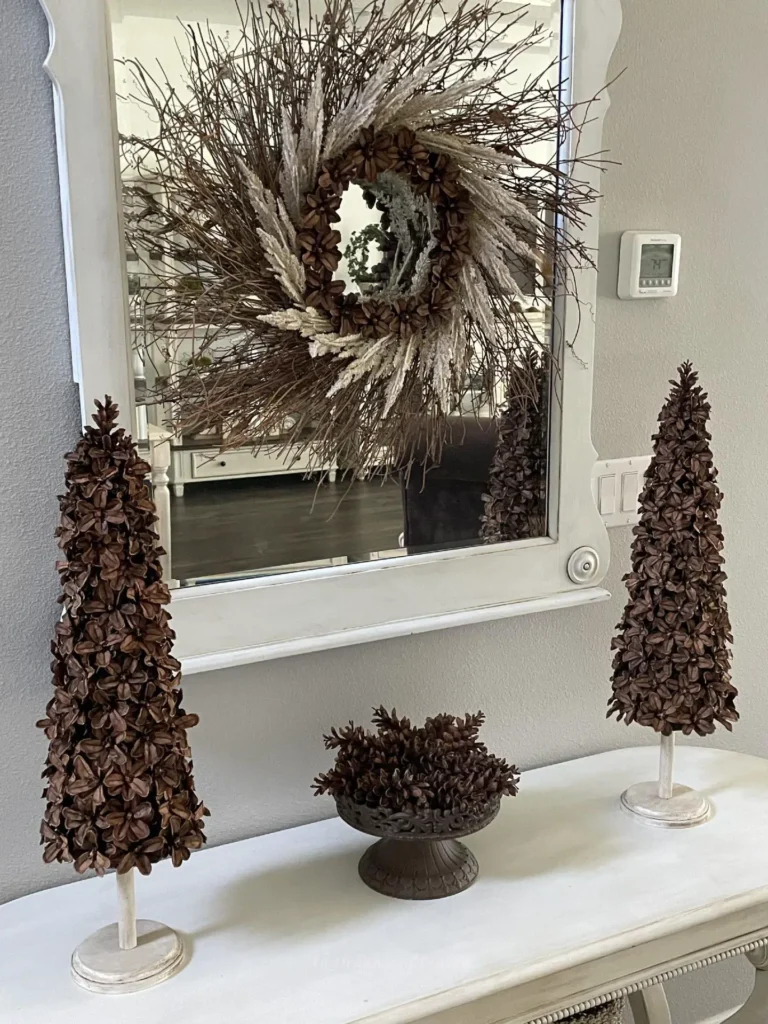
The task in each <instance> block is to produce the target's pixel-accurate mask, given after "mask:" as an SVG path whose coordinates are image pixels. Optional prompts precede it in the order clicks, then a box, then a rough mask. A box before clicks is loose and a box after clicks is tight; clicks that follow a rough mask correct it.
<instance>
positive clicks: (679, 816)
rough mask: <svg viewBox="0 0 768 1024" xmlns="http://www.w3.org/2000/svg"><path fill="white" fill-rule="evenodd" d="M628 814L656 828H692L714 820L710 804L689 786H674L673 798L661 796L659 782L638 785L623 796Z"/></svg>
mask: <svg viewBox="0 0 768 1024" xmlns="http://www.w3.org/2000/svg"><path fill="white" fill-rule="evenodd" d="M621 806H622V809H623V810H624V811H626V812H627V814H630V815H632V817H634V818H637V819H638V820H639V821H642V822H643V823H644V824H646V825H655V826H656V827H657V828H691V827H693V826H694V825H703V824H704V822H705V821H709V819H710V818H711V817H712V808H711V807H710V805H709V801H708V800H707V798H706V797H705V796H702V794H701V793H697V792H696V790H694V789H691V788H690V787H689V786H673V787H672V795H671V796H670V797H663V796H659V784H658V782H638V783H637V784H636V785H634V786H630V787H629V789H627V790H625V791H624V792H623V793H622V794H621Z"/></svg>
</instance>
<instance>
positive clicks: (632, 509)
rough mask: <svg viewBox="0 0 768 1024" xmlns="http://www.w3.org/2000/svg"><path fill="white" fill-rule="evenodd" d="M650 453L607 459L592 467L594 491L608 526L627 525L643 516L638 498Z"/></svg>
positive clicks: (596, 502)
mask: <svg viewBox="0 0 768 1024" xmlns="http://www.w3.org/2000/svg"><path fill="white" fill-rule="evenodd" d="M650 461H651V456H650V455H632V456H631V457H630V458H628V459H606V460H605V461H603V462H596V463H595V465H594V468H593V469H592V494H593V496H594V499H595V504H596V505H597V507H598V510H599V512H600V515H601V516H602V517H603V520H604V522H605V525H606V526H628V525H630V524H631V523H636V522H637V521H638V519H639V518H640V516H639V514H638V510H637V501H638V498H639V497H640V492H641V491H642V489H643V483H644V479H645V471H646V469H648V466H649V464H650Z"/></svg>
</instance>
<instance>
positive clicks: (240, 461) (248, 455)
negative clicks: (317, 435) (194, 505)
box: [171, 441, 336, 498]
mask: <svg viewBox="0 0 768 1024" xmlns="http://www.w3.org/2000/svg"><path fill="white" fill-rule="evenodd" d="M171 453H172V460H171V484H172V486H173V493H174V495H175V496H176V497H177V498H181V497H183V496H184V487H185V486H186V485H187V484H194V483H201V482H202V483H210V482H212V481H216V480H247V479H251V478H253V477H260V476H290V475H293V474H298V475H300V476H308V475H310V474H312V473H321V474H322V475H323V476H324V477H326V478H327V479H328V480H329V481H330V482H331V483H334V482H335V480H336V466H331V465H327V464H323V463H320V462H319V461H318V457H317V454H316V453H315V452H313V450H312V448H311V447H309V448H306V447H305V448H303V449H302V448H300V447H298V446H295V447H293V448H292V447H291V446H288V447H283V446H281V445H280V444H277V443H274V444H261V445H259V446H258V447H256V448H231V449H230V450H229V451H221V449H220V448H218V447H214V446H213V445H212V444H211V442H210V441H208V442H207V443H204V442H200V441H192V442H182V443H178V444H172V446H171Z"/></svg>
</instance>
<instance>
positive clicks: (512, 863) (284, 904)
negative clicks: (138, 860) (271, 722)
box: [0, 747, 768, 1024]
mask: <svg viewBox="0 0 768 1024" xmlns="http://www.w3.org/2000/svg"><path fill="white" fill-rule="evenodd" d="M657 756H658V752H657V749H656V748H655V747H644V748H637V749H629V750H618V751H612V752H609V753H606V754H598V755H596V756H594V757H588V758H583V759H581V760H578V761H571V762H567V763H564V764H560V765H553V766H550V767H547V768H540V769H536V770H534V771H529V772H525V773H524V775H523V779H522V787H521V794H520V796H519V797H517V798H516V799H514V800H513V799H507V800H504V801H503V802H502V811H501V813H500V815H499V817H498V819H497V820H496V822H494V823H493V824H492V825H490V826H489V827H488V828H487V829H486V830H485V831H483V832H481V833H479V834H478V835H476V836H473V837H472V838H471V839H469V840H468V841H467V842H468V845H470V846H471V848H472V849H473V851H474V852H475V854H476V855H477V858H478V860H479V862H480V877H479V879H478V881H477V882H476V883H475V885H474V886H473V887H472V888H471V889H469V890H467V891H466V892H464V893H461V894H460V895H458V896H454V897H451V898H449V899H444V900H437V901H432V902H419V903H410V902H407V901H401V900H392V899H387V898H386V897H384V896H380V895H378V894H376V893H374V892H372V891H371V890H369V889H367V888H366V887H365V886H364V885H363V884H362V882H360V880H359V878H358V876H357V861H358V859H359V857H360V855H361V854H362V852H363V850H364V849H365V848H366V845H367V844H368V843H369V842H370V840H369V839H368V838H367V837H366V836H364V835H361V834H359V833H356V832H355V831H353V830H352V829H350V828H348V827H347V826H345V825H344V824H343V823H342V822H341V821H339V820H338V819H331V820H328V821H323V822H318V823H316V824H313V825H305V826H302V827H300V828H295V829H289V830H287V831H284V832H279V833H273V834H271V835H266V836H261V837H258V838H255V839H249V840H245V841H243V842H239V843H233V844H231V845H228V846H220V847H217V848H215V849H210V850H206V851H205V852H202V853H198V854H195V855H194V856H193V857H192V859H191V860H190V861H189V862H188V863H187V864H185V865H184V866H183V867H182V868H181V869H180V870H174V869H173V868H171V866H170V865H169V864H168V863H167V862H165V863H163V864H160V865H158V866H157V867H156V868H155V869H154V870H153V872H152V875H151V876H150V877H149V878H147V879H143V878H140V879H138V885H137V897H138V904H139V913H140V916H143V917H151V918H155V919H158V920H162V921H165V922H166V923H167V924H169V925H171V926H172V927H174V928H176V929H177V930H178V931H180V932H181V933H182V935H183V937H184V941H185V943H186V946H187V949H188V953H189V956H190V962H189V963H188V965H187V966H186V967H185V969H184V970H183V971H182V972H181V973H180V974H179V975H178V976H176V977H175V978H173V979H172V980H170V981H168V982H167V983H165V984H163V985H160V986H158V987H157V988H154V989H151V990H148V991H145V992H142V993H139V994H137V995H128V996H119V997H112V998H107V997H98V996H94V995H91V994H89V993H87V992H84V991H82V990H81V989H79V988H77V987H76V986H75V985H74V984H73V983H72V982H71V981H70V979H69V957H70V954H71V952H72V950H73V949H74V947H75V946H76V945H77V944H78V942H80V941H81V940H82V939H83V938H84V937H85V936H86V935H88V934H90V933H91V932H93V931H95V930H96V929H97V928H99V927H100V926H102V925H103V924H106V923H108V922H109V921H112V920H114V917H115V907H114V903H113V901H114V894H115V888H114V883H113V882H112V881H111V880H104V879H96V878H92V879H86V880H83V881H77V882H74V883H73V884H70V885H66V886H61V887H59V888H56V889H49V890H47V891H45V892H40V893H35V894H34V895H32V896H27V897H24V898H23V899H20V900H16V901H15V902H13V903H9V904H6V905H5V906H4V907H0V1022H2V1024H71V1022H73V1021H77V1022H78V1024H97V1022H99V1024H101V1022H102V1021H104V1020H109V1021H110V1024H136V1022H137V1021H138V1022H140V1024H160V1022H163V1024H165V1022H167V1021H172V1020H179V1021H184V1024H407V1022H410V1021H422V1022H424V1024H527V1022H531V1021H535V1022H537V1024H553V1022H555V1021H559V1020H562V1019H563V1018H564V1017H565V1016H567V1015H568V1014H569V1013H573V1012H576V1011H578V1010H581V1009H585V1008H588V1007H592V1006H596V1005H600V1004H601V1003H602V1002H604V1001H606V999H607V998H609V997H611V996H614V995H620V994H628V995H630V1005H631V1006H632V1009H633V1012H634V1015H635V1020H636V1021H637V1022H638V1024H666V1022H669V1011H668V1010H667V1006H666V1000H665V997H664V991H663V987H662V983H663V982H664V981H665V980H667V979H669V978H672V977H676V976H678V975H680V974H684V973H687V972H688V971H692V970H695V969H696V968H698V967H701V966H704V965H705V964H709V963H714V962H716V961H718V960H722V959H725V958H727V957H730V956H735V955H737V954H738V953H743V952H744V953H749V955H750V959H751V960H752V962H753V963H754V965H755V967H756V968H757V971H758V973H757V982H756V987H755V992H754V993H753V995H752V997H751V998H750V1000H749V1001H748V1003H747V1004H746V1006H745V1007H744V1008H743V1009H742V1010H740V1011H738V1012H737V1014H736V1016H735V1017H734V1018H732V1020H733V1021H735V1022H738V1024H768V972H766V973H762V972H763V971H764V970H765V969H766V968H767V967H768V959H767V958H766V955H765V952H764V948H763V947H764V944H765V943H767V942H768V761H764V760H762V759H760V758H755V757H749V756H746V755H743V754H735V753H731V752H725V751H719V750H714V749H709V748H698V747H683V748H682V749H681V750H680V751H679V757H678V767H677V771H676V777H677V779H678V781H680V782H682V783H685V784H687V785H692V786H695V787H697V788H698V789H700V790H702V791H704V792H705V793H706V795H707V796H708V797H709V799H710V800H711V801H712V803H713V805H714V808H715V814H714V817H713V818H712V820H711V821H709V822H708V823H707V824H705V825H702V826H699V827H698V828H694V829H689V830H684V831H681V832H675V831H666V830H661V829H654V828H652V827H649V826H646V825H643V824H641V823H639V822H636V821H633V820H631V819H630V818H629V817H628V816H626V815H625V814H623V813H622V811H621V809H620V806H619V794H620V793H621V792H622V791H623V790H624V789H625V788H626V787H627V786H628V785H629V784H631V783H633V782H638V781H642V780H645V779H652V778H653V777H654V773H655V771H656V768H657V764H656V762H657ZM268 782H269V780H268V779H264V780H261V784H263V785H268ZM317 807H318V811H320V810H321V809H326V810H327V809H328V805H323V804H321V803H319V802H318V805H317ZM214 812H215V808H214ZM212 820H213V821H214V822H215V818H214V819H212ZM256 827H258V822H254V828H256ZM712 1009H713V1012H714V1011H715V1010H716V1009H717V1008H716V1007H713V1008H712Z"/></svg>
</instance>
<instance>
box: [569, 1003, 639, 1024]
mask: <svg viewBox="0 0 768 1024" xmlns="http://www.w3.org/2000/svg"><path fill="white" fill-rule="evenodd" d="M623 1010H624V1000H623V999H616V1000H611V1002H610V1003H603V1005H602V1006H596V1007H595V1008H594V1010H585V1011H584V1012H583V1013H576V1014H574V1015H573V1016H572V1017H566V1018H564V1020H563V1024H621V1019H622V1012H623Z"/></svg>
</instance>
